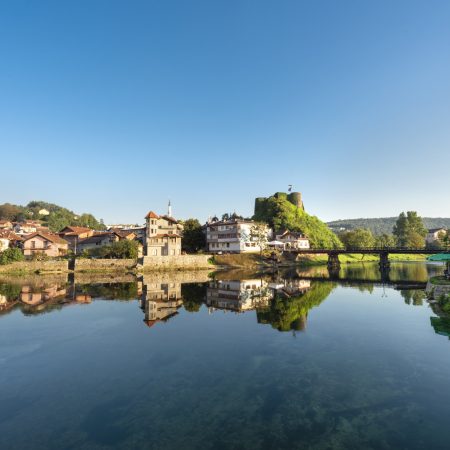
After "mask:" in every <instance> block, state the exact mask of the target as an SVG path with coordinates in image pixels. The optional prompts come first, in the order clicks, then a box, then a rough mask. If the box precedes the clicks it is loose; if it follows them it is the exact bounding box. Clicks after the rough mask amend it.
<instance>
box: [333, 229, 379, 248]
mask: <svg viewBox="0 0 450 450" xmlns="http://www.w3.org/2000/svg"><path fill="white" fill-rule="evenodd" d="M339 237H340V239H341V241H342V243H343V244H344V245H345V247H346V248H348V249H361V248H370V247H374V245H375V238H374V237H373V234H372V232H371V231H370V230H368V229H367V228H359V229H357V230H352V231H347V232H345V233H342V234H341V235H340V236H339Z"/></svg>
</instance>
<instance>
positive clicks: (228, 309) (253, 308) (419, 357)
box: [0, 263, 450, 449]
mask: <svg viewBox="0 0 450 450" xmlns="http://www.w3.org/2000/svg"><path fill="white" fill-rule="evenodd" d="M439 270H441V268H440V267H439V266H426V265H425V264H412V263H410V264H406V265H400V264H394V265H393V268H392V271H391V274H390V280H386V279H385V280H384V282H383V281H381V278H380V276H379V274H378V272H377V268H376V265H373V264H372V265H370V264H369V265H364V267H356V266H352V267H348V268H347V269H343V270H342V271H341V273H340V274H338V276H339V277H340V278H341V280H343V281H339V280H338V279H337V278H336V274H334V278H333V277H331V279H326V278H327V277H328V276H329V274H328V273H326V271H325V272H323V270H322V268H314V269H308V270H303V271H296V273H293V272H292V271H291V273H280V274H277V275H273V274H272V275H264V276H255V275H248V276H246V277H244V276H242V274H240V277H238V278H236V275H233V274H219V275H217V276H216V279H215V280H212V281H210V282H207V283H192V282H191V283H182V282H181V281H180V279H179V277H180V275H177V277H175V276H174V278H173V279H170V278H169V279H165V280H158V278H157V277H146V278H144V280H140V281H139V282H136V281H134V280H132V281H127V282H122V283H115V282H114V281H115V280H111V282H109V283H90V284H82V283H77V282H76V281H75V283H73V282H72V281H71V280H62V279H54V280H50V281H48V282H43V281H42V278H41V279H34V280H32V281H31V280H30V281H27V280H23V279H22V280H11V279H9V280H7V281H6V280H2V279H0V293H1V295H2V297H0V299H2V309H3V313H2V316H0V448H2V449H3V448H4V449H107V448H117V449H136V448H149V449H153V448H154V449H175V448H176V449H179V448H182V449H243V448H245V449H249V448H255V449H272V448H301V449H351V448H355V449H401V448H404V449H424V448H427V449H448V448H449V447H450V444H449V442H450V430H449V429H448V418H449V417H450V387H449V380H450V341H449V339H448V337H447V336H446V335H445V334H446V333H447V330H448V329H449V328H448V327H446V325H445V321H444V322H442V321H440V319H439V318H436V315H435V314H434V313H433V311H432V310H431V308H430V306H429V305H428V303H427V301H426V300H425V298H424V293H423V290H422V289H421V286H420V283H424V282H425V281H426V279H427V277H428V276H429V274H430V273H434V272H436V271H439ZM175 278H176V279H175ZM352 280H353V281H352ZM367 280H369V281H367ZM402 282H408V283H409V285H411V284H413V283H415V284H417V286H415V287H414V289H410V287H411V286H408V284H407V283H406V284H403V285H399V283H400V284H401V283H402ZM405 286H406V287H408V289H403V288H404V287H405ZM422 287H423V286H422ZM399 289H401V290H399ZM438 332H439V333H441V334H438Z"/></svg>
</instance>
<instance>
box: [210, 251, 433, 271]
mask: <svg viewBox="0 0 450 450" xmlns="http://www.w3.org/2000/svg"><path fill="white" fill-rule="evenodd" d="M379 260H380V258H379V256H378V255H360V254H349V255H339V261H340V263H341V264H354V263H361V262H363V263H364V262H378V261H379ZM389 260H390V261H392V262H422V261H425V260H426V255H396V254H393V255H389ZM214 262H215V263H216V264H218V265H220V266H225V267H237V268H240V267H249V268H254V267H273V262H271V261H270V260H269V259H268V258H266V257H264V256H260V255H259V254H258V253H243V254H228V255H215V256H214ZM327 263H328V255H327V254H320V255H299V256H297V258H294V257H293V255H287V256H281V257H280V259H279V262H278V263H277V265H278V266H280V267H287V266H299V267H309V266H323V265H326V264H327Z"/></svg>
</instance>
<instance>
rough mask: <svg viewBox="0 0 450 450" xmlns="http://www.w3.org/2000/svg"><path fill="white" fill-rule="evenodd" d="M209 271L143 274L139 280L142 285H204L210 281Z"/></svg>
mask: <svg viewBox="0 0 450 450" xmlns="http://www.w3.org/2000/svg"><path fill="white" fill-rule="evenodd" d="M209 274H210V271H209V270H179V271H174V272H171V271H163V272H162V271H158V272H156V271H155V272H151V271H149V272H144V273H143V274H142V275H141V277H140V278H139V280H140V281H142V283H143V284H149V283H158V284H161V283H205V282H207V281H210V280H211V278H210V277H209Z"/></svg>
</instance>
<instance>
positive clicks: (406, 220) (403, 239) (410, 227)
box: [394, 211, 427, 248]
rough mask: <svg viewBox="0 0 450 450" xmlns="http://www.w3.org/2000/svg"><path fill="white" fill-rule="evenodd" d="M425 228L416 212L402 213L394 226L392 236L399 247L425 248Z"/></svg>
mask: <svg viewBox="0 0 450 450" xmlns="http://www.w3.org/2000/svg"><path fill="white" fill-rule="evenodd" d="M426 234H427V229H426V228H425V226H424V224H423V221H422V218H421V217H420V216H419V215H418V214H417V212H416V211H408V212H407V213H406V214H405V213H404V212H402V213H401V214H400V215H399V216H398V219H397V222H396V223H395V225H394V235H395V237H396V239H397V245H398V246H400V247H412V248H421V247H424V246H425V236H426Z"/></svg>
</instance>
